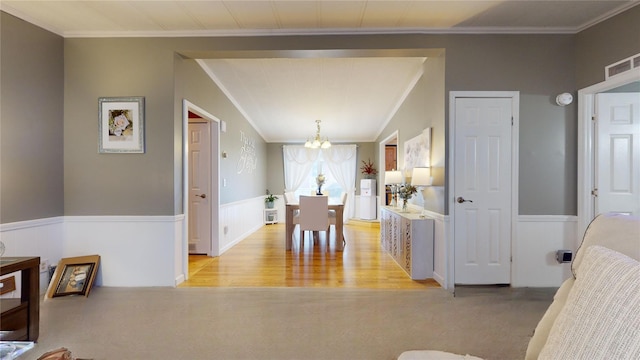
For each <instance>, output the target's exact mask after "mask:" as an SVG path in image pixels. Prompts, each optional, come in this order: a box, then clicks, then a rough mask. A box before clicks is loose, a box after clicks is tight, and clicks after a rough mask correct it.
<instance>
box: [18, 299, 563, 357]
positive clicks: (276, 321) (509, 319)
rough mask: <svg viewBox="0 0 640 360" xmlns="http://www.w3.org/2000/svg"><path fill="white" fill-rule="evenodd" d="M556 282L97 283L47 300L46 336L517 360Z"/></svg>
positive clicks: (163, 350) (210, 348)
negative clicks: (388, 286) (348, 285)
mask: <svg viewBox="0 0 640 360" xmlns="http://www.w3.org/2000/svg"><path fill="white" fill-rule="evenodd" d="M553 293H554V289H511V288H508V287H503V288H459V289H458V291H457V292H456V296H455V297H453V296H452V295H451V294H449V293H448V292H446V291H445V290H441V289H429V290H409V291H391V290H348V289H333V290H330V289H294V288H282V289H277V288H276V289H274V288H263V289H241V288H238V289H234V288H186V289H181V288H180V289H168V288H95V289H93V290H92V292H91V295H90V296H89V297H88V298H84V297H77V296H74V297H63V298H54V299H50V300H47V301H44V302H42V304H41V322H40V339H39V341H38V343H37V344H36V347H35V348H34V349H33V350H31V351H30V352H28V353H27V354H25V355H23V356H22V357H21V358H20V359H21V360H22V359H26V360H29V359H37V357H38V356H39V355H41V354H42V353H44V352H46V351H48V350H51V349H54V348H57V347H60V346H65V347H67V348H69V349H70V350H71V351H72V352H73V355H74V357H80V358H93V359H95V360H102V359H119V360H123V359H156V360H158V359H159V360H162V359H167V360H169V359H327V360H329V359H332V360H333V359H335V360H339V359H351V360H353V359H363V360H364V359H367V360H375V359H395V358H396V357H397V356H398V355H399V354H400V353H402V352H403V351H405V350H410V349H435V350H444V351H453V352H457V353H470V354H473V355H476V356H480V357H484V358H487V359H521V358H523V357H524V353H525V350H526V346H527V343H528V341H529V338H530V337H531V334H532V331H533V329H534V328H535V326H536V324H537V322H538V320H539V319H540V317H541V316H542V314H543V313H544V311H545V309H546V308H547V307H548V305H549V304H550V302H551V299H552V296H553Z"/></svg>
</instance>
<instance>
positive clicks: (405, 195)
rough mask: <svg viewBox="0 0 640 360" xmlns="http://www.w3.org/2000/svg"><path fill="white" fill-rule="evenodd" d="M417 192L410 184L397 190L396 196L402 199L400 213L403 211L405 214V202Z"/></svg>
mask: <svg viewBox="0 0 640 360" xmlns="http://www.w3.org/2000/svg"><path fill="white" fill-rule="evenodd" d="M417 192H418V189H417V188H416V187H415V186H413V185H411V184H404V185H402V186H400V189H399V190H398V195H399V196H400V198H401V199H402V211H405V212H406V211H407V201H408V200H409V199H411V197H412V196H413V194H416V193H417Z"/></svg>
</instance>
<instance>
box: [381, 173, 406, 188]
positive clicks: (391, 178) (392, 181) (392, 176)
mask: <svg viewBox="0 0 640 360" xmlns="http://www.w3.org/2000/svg"><path fill="white" fill-rule="evenodd" d="M384 183H385V185H396V184H402V172H401V171H400V170H392V171H385V172H384Z"/></svg>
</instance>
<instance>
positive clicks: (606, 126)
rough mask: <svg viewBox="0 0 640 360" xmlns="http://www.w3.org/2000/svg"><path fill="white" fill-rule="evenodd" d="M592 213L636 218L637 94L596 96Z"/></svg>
mask: <svg viewBox="0 0 640 360" xmlns="http://www.w3.org/2000/svg"><path fill="white" fill-rule="evenodd" d="M595 107H596V122H595V130H596V144H595V146H596V151H595V153H596V155H595V166H594V169H595V179H594V184H595V187H596V189H597V190H596V191H594V195H595V196H594V202H595V204H594V208H595V213H596V214H599V213H607V212H616V213H624V214H633V215H640V93H601V94H597V95H596V101H595Z"/></svg>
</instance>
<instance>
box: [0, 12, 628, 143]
mask: <svg viewBox="0 0 640 360" xmlns="http://www.w3.org/2000/svg"><path fill="white" fill-rule="evenodd" d="M639 3H640V0H626V1H613V0H600V1H597V0H588V1H581V0H553V1H552V0H537V1H526V0H503V1H482V0H467V1H461V0H449V1H444V0H417V1H403V0H392V1H381V0H342V1H340V0H337V1H335V0H334V1H326V0H300V1H296V0H278V1H268V0H256V1H246V0H226V1H219V0H218V1H212V0H196V1H186V0H173V1H169V0H160V1H152V0H136V1H125V0H111V1H96V0H91V1H51V0H39V1H28V0H2V1H0V9H2V10H3V11H6V12H8V13H10V14H12V15H15V16H17V17H19V18H22V19H24V20H27V21H29V22H31V23H33V24H36V25H38V26H41V27H43V28H45V29H47V30H49V31H52V32H54V33H57V34H59V35H61V36H64V37H107V36H109V37H115V36H123V37H125V36H238V35H255V36H260V35H290V34H374V33H575V32H578V31H580V30H583V29H586V28H588V27H589V26H592V25H593V24H596V23H598V22H600V21H602V20H604V19H607V18H609V17H611V16H613V15H615V14H618V13H620V12H622V11H624V10H626V9H628V8H630V7H632V6H636V5H638V4H639ZM425 59H426V58H425V57H424V56H412V57H353V58H335V57H334V58H317V57H316V58H304V59H302V58H297V59H293V58H279V59H278V58H275V59H233V60H231V59H206V60H202V61H200V64H201V66H203V68H204V69H205V70H206V71H207V73H209V75H210V76H211V77H212V79H214V81H216V83H218V85H219V86H220V87H221V88H222V89H223V90H224V91H225V92H226V93H227V95H228V96H229V97H230V98H231V99H232V101H233V102H234V103H235V104H236V106H237V107H238V108H239V109H240V111H241V112H242V113H243V114H244V115H245V116H246V117H247V118H248V119H249V121H250V122H251V123H252V124H253V125H254V126H255V127H256V128H257V130H258V132H259V133H260V134H261V135H262V136H263V137H264V138H265V140H266V141H268V142H300V141H303V140H304V139H305V138H307V137H310V136H312V135H314V134H315V120H316V119H321V120H322V131H321V135H322V136H328V137H329V138H330V139H331V140H332V141H334V142H336V141H373V140H375V138H376V137H377V136H378V134H379V133H380V130H381V129H382V128H383V127H384V126H385V125H386V123H387V121H388V120H389V119H390V118H391V116H393V114H394V112H395V110H396V109H397V108H398V106H399V105H400V104H401V102H402V101H403V100H404V96H405V95H406V94H407V93H408V92H409V91H410V90H411V88H412V87H413V85H414V84H415V82H416V81H417V79H418V78H419V76H420V75H421V71H422V70H421V69H422V63H423V62H424V61H425ZM380 84H384V86H380ZM223 120H224V119H223Z"/></svg>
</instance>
